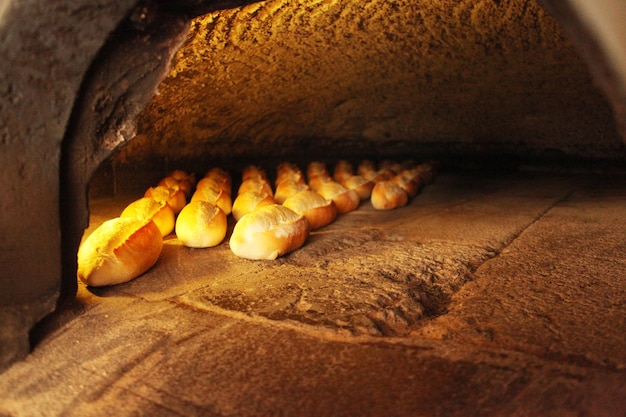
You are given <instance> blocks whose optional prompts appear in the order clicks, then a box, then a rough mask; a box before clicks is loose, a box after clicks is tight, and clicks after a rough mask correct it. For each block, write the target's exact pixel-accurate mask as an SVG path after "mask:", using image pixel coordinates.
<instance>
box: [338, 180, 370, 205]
mask: <svg viewBox="0 0 626 417" xmlns="http://www.w3.org/2000/svg"><path fill="white" fill-rule="evenodd" d="M342 185H343V186H344V187H346V188H348V189H350V190H354V191H356V193H357V194H358V195H359V198H360V199H361V200H367V199H368V198H370V196H371V195H372V188H374V182H373V181H371V180H367V179H365V177H363V176H361V175H353V176H351V177H350V178H348V179H347V180H346V181H344V183H343V184H342Z"/></svg>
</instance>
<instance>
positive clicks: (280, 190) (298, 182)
mask: <svg viewBox="0 0 626 417" xmlns="http://www.w3.org/2000/svg"><path fill="white" fill-rule="evenodd" d="M308 189H309V186H308V185H306V183H305V182H304V179H298V178H297V177H295V178H293V179H290V178H284V179H283V180H282V181H281V182H280V183H279V184H278V185H277V186H276V192H275V193H274V200H276V202H277V203H278V204H283V203H284V202H285V200H286V199H287V198H289V197H291V196H292V195H294V194H297V193H299V192H300V191H304V190H308Z"/></svg>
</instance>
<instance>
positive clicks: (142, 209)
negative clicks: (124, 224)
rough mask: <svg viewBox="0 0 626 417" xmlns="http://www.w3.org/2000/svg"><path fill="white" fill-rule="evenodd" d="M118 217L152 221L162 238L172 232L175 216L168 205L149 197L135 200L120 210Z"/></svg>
mask: <svg viewBox="0 0 626 417" xmlns="http://www.w3.org/2000/svg"><path fill="white" fill-rule="evenodd" d="M120 217H131V218H134V219H138V220H141V221H144V222H147V221H148V220H152V221H153V222H154V223H155V224H156V225H157V227H158V228H159V230H160V231H161V235H162V236H167V235H169V234H170V233H172V231H174V222H175V221H176V215H175V214H174V210H172V208H171V207H170V206H169V204H167V203H164V202H162V201H157V200H155V199H153V198H150V197H143V198H140V199H139V200H135V201H133V202H132V203H130V204H129V205H128V206H126V207H125V208H124V210H122V213H121V214H120Z"/></svg>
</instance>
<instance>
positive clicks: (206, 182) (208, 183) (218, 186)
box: [196, 177, 232, 195]
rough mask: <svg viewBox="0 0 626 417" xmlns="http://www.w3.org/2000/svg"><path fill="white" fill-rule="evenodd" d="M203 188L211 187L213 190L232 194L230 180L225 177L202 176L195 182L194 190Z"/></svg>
mask: <svg viewBox="0 0 626 417" xmlns="http://www.w3.org/2000/svg"><path fill="white" fill-rule="evenodd" d="M204 188H212V189H213V190H215V191H222V192H224V193H225V194H228V195H232V189H231V186H230V182H229V181H228V180H225V179H223V178H222V179H220V178H215V177H204V178H202V179H201V180H200V181H198V184H196V191H198V190H202V189H204Z"/></svg>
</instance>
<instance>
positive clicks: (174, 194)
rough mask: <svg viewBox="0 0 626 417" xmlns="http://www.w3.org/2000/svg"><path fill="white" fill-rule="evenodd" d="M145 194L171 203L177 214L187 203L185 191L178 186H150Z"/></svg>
mask: <svg viewBox="0 0 626 417" xmlns="http://www.w3.org/2000/svg"><path fill="white" fill-rule="evenodd" d="M143 196H144V197H150V198H153V199H155V200H157V201H161V202H165V203H167V204H169V206H170V207H171V208H172V210H174V213H176V214H178V213H180V211H181V210H182V209H183V207H185V205H186V204H187V198H186V197H185V193H184V192H183V190H182V189H181V188H180V187H178V186H173V187H165V186H162V185H160V186H157V187H150V188H148V189H147V190H146V192H145V194H144V195H143Z"/></svg>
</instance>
